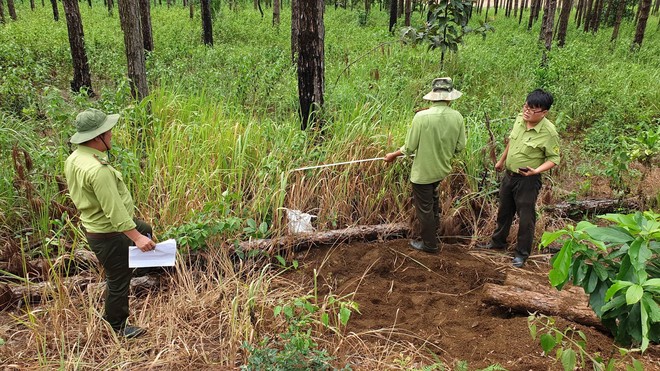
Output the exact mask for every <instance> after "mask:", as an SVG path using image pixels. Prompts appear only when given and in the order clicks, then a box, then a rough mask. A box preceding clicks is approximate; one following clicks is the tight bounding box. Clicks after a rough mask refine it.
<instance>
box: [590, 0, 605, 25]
mask: <svg viewBox="0 0 660 371" xmlns="http://www.w3.org/2000/svg"><path fill="white" fill-rule="evenodd" d="M604 2H605V1H604V0H596V4H595V5H594V12H593V14H592V15H591V32H593V33H596V32H598V27H599V26H600V19H601V14H602V13H603V3H604Z"/></svg>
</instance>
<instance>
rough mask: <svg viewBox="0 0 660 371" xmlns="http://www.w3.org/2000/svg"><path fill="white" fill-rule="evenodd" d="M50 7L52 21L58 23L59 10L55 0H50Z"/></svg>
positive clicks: (0, 0)
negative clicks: (51, 9)
mask: <svg viewBox="0 0 660 371" xmlns="http://www.w3.org/2000/svg"><path fill="white" fill-rule="evenodd" d="M1 2H2V0H0V3H1ZM50 5H52V6H53V19H54V20H55V22H59V20H60V10H59V8H58V7H57V0H50Z"/></svg>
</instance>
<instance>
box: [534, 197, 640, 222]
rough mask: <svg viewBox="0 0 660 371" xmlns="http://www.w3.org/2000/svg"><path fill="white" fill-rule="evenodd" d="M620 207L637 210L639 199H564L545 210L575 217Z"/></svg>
mask: <svg viewBox="0 0 660 371" xmlns="http://www.w3.org/2000/svg"><path fill="white" fill-rule="evenodd" d="M620 209H627V210H637V209H639V200H637V199H634V198H626V199H621V200H618V199H615V200H612V199H606V200H579V201H564V202H560V203H557V204H554V205H545V207H544V210H546V211H550V212H552V213H554V214H555V215H557V216H562V217H568V218H575V217H581V216H582V215H584V214H593V215H599V214H605V213H610V212H614V211H616V210H620Z"/></svg>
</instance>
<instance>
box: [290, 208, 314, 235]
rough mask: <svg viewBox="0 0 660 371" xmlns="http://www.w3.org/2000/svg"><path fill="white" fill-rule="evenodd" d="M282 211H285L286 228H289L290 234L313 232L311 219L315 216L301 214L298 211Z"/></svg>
mask: <svg viewBox="0 0 660 371" xmlns="http://www.w3.org/2000/svg"><path fill="white" fill-rule="evenodd" d="M282 209H284V210H285V211H286V219H287V226H288V227H289V233H290V234H297V233H309V232H314V227H312V218H316V215H311V214H307V213H303V212H302V211H300V210H292V209H287V208H286V207H283V208H282Z"/></svg>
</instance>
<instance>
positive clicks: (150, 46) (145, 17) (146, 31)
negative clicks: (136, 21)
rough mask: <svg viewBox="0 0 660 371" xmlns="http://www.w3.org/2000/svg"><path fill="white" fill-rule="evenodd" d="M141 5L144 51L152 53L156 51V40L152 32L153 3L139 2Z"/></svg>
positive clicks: (147, 1) (140, 0)
mask: <svg viewBox="0 0 660 371" xmlns="http://www.w3.org/2000/svg"><path fill="white" fill-rule="evenodd" d="M139 5H140V28H141V29H142V42H143V44H144V50H146V51H148V52H151V51H153V50H154V38H153V36H152V31H151V2H150V1H149V0H139Z"/></svg>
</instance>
